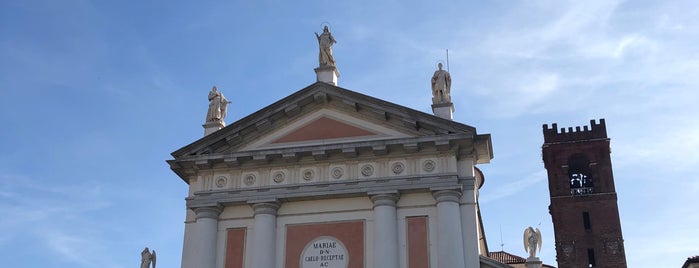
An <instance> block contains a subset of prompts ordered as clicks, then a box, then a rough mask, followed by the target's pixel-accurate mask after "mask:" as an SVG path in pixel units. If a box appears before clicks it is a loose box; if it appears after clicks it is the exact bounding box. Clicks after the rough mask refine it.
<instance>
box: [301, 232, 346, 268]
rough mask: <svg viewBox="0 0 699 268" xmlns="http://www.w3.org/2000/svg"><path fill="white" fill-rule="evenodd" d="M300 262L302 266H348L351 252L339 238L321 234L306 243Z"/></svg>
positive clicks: (324, 267) (328, 267)
mask: <svg viewBox="0 0 699 268" xmlns="http://www.w3.org/2000/svg"><path fill="white" fill-rule="evenodd" d="M300 263H301V265H300V266H301V268H321V267H323V268H326V267H327V268H347V266H348V265H349V254H348V252H347V247H345V245H344V244H342V242H340V240H338V239H337V238H334V237H332V236H321V237H318V238H316V239H313V240H311V242H308V244H306V247H304V248H303V252H302V253H301V260H300Z"/></svg>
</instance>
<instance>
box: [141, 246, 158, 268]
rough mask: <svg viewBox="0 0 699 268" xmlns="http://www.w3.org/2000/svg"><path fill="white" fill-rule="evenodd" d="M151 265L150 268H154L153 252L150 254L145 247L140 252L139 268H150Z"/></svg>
mask: <svg viewBox="0 0 699 268" xmlns="http://www.w3.org/2000/svg"><path fill="white" fill-rule="evenodd" d="M151 264H153V267H152V268H155V250H153V251H152V252H151V251H149V250H148V247H146V248H145V249H143V251H141V268H151V267H150V265H151Z"/></svg>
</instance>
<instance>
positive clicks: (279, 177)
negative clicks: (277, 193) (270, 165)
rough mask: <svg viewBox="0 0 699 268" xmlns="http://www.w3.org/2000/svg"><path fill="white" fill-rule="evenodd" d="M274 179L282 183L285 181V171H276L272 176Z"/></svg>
mask: <svg viewBox="0 0 699 268" xmlns="http://www.w3.org/2000/svg"><path fill="white" fill-rule="evenodd" d="M272 180H274V182H276V183H281V182H283V181H284V172H281V171H278V172H276V173H274V176H273V177H272Z"/></svg>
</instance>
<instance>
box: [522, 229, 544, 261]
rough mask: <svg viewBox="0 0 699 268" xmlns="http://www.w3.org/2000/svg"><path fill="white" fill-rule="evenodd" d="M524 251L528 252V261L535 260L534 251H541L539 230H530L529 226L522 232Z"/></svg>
mask: <svg viewBox="0 0 699 268" xmlns="http://www.w3.org/2000/svg"><path fill="white" fill-rule="evenodd" d="M523 242H524V251H526V252H529V259H534V258H536V249H537V248H538V249H539V251H541V232H540V231H539V228H536V230H534V228H532V227H531V226H530V227H529V228H527V229H525V230H524V237H523Z"/></svg>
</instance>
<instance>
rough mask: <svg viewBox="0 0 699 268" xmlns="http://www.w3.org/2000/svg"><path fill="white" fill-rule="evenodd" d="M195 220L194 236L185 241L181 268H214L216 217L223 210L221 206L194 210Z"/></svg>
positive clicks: (216, 232) (216, 231)
mask: <svg viewBox="0 0 699 268" xmlns="http://www.w3.org/2000/svg"><path fill="white" fill-rule="evenodd" d="M193 210H194V213H196V220H195V222H194V226H193V227H194V228H193V230H192V231H193V232H194V234H193V235H192V236H190V237H191V239H189V240H185V244H187V245H186V246H185V248H187V249H188V250H187V251H188V252H186V253H185V254H187V256H186V257H184V258H182V268H214V267H215V266H216V244H217V243H216V242H217V241H216V240H217V234H218V215H219V214H221V211H222V210H223V208H222V207H221V206H218V205H217V206H209V207H198V208H194V209H193Z"/></svg>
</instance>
